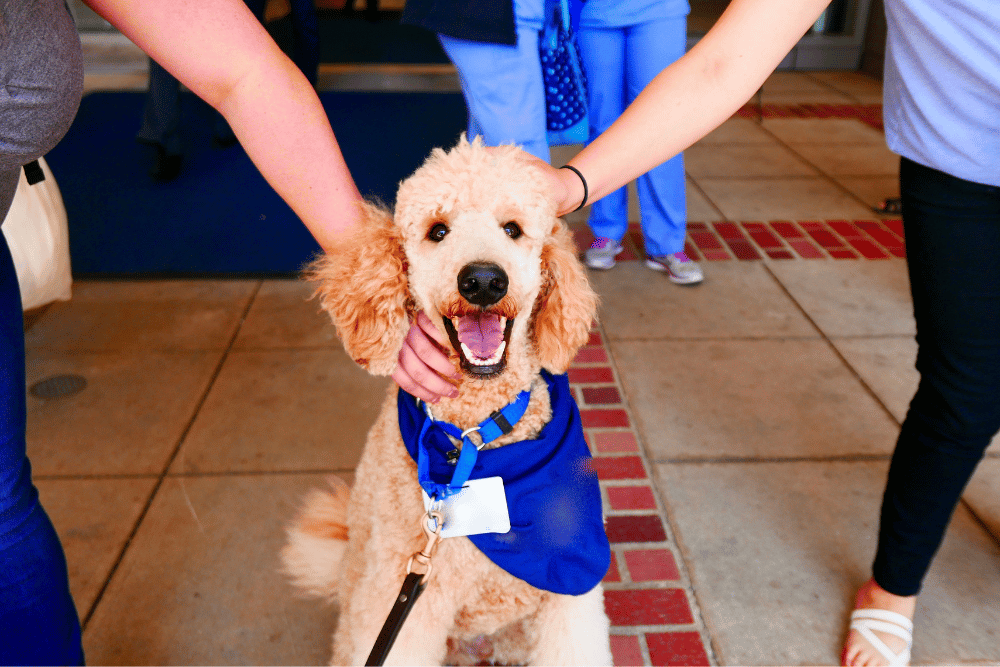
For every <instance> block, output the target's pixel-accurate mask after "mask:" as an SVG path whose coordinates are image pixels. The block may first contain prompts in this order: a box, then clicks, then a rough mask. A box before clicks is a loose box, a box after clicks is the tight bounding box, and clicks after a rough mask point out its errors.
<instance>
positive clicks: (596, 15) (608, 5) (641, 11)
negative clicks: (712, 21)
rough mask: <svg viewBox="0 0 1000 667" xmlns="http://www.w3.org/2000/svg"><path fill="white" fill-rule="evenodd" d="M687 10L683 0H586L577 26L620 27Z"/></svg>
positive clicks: (676, 14)
mask: <svg viewBox="0 0 1000 667" xmlns="http://www.w3.org/2000/svg"><path fill="white" fill-rule="evenodd" d="M690 11H691V8H690V7H689V6H688V2H687V0H587V1H586V2H585V3H584V4H583V12H582V13H581V14H580V26H581V27H583V28H623V27H625V26H630V25H639V24H640V23H646V22H648V21H658V20H660V19H673V18H677V17H679V16H687V15H688V12H690Z"/></svg>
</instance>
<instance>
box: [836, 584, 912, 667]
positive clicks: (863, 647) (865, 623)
mask: <svg viewBox="0 0 1000 667" xmlns="http://www.w3.org/2000/svg"><path fill="white" fill-rule="evenodd" d="M915 606H916V597H915V596H911V597H901V596H898V595H893V594H891V593H889V592H887V591H885V590H884V589H882V587H880V586H879V585H878V584H876V583H875V582H874V581H873V580H870V581H868V582H867V583H866V584H865V585H864V586H862V587H861V590H859V591H858V596H857V600H856V602H855V610H854V612H853V613H852V614H851V624H850V630H849V632H848V635H847V641H846V642H845V643H844V651H843V654H842V655H841V663H842V664H844V665H849V666H850V667H876V666H880V665H887V666H893V667H894V666H896V665H909V664H910V649H911V648H912V646H913V621H912V620H911V619H912V616H913V611H914V608H915Z"/></svg>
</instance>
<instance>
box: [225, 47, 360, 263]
mask: <svg viewBox="0 0 1000 667" xmlns="http://www.w3.org/2000/svg"><path fill="white" fill-rule="evenodd" d="M280 65H281V66H282V67H283V68H284V69H285V70H287V71H285V72H266V71H261V72H254V73H253V74H251V75H250V76H247V77H245V78H244V79H242V80H241V81H240V83H239V84H238V85H237V86H236V87H234V88H233V89H232V91H231V92H230V93H229V94H228V95H227V96H226V97H225V98H223V99H222V100H220V101H219V102H218V103H217V106H216V108H218V110H219V111H220V112H221V113H222V114H223V115H224V116H225V117H226V120H227V121H228V122H229V124H230V127H232V129H233V132H234V133H235V134H236V136H237V137H238V138H239V140H240V143H241V145H242V146H243V148H244V150H246V152H247V155H249V156H250V159H251V160H253V162H254V164H255V165H256V166H257V168H258V169H259V170H260V172H261V174H263V176H264V178H266V179H267V181H268V183H270V185H271V187H273V188H274V190H275V191H276V192H277V193H278V194H279V195H280V196H281V198H282V199H284V200H285V201H286V202H287V203H288V205H289V206H291V208H292V209H293V210H294V211H295V213H296V214H297V215H298V216H299V218H300V219H301V220H302V222H303V223H304V224H305V225H306V227H307V228H308V229H309V231H310V232H311V233H312V234H313V236H314V237H315V238H316V240H317V241H318V242H319V244H320V246H322V247H323V248H324V249H326V250H333V249H335V248H336V246H337V245H338V244H339V243H340V241H341V239H343V238H344V237H345V235H346V232H348V231H349V230H350V228H351V227H353V225H354V224H356V223H357V222H358V221H359V219H360V217H359V213H360V210H359V209H357V207H356V203H357V202H358V201H359V200H360V198H361V195H360V194H359V193H358V190H357V188H356V186H355V184H354V180H353V179H352V178H351V174H350V173H349V172H348V170H347V165H346V164H345V163H344V159H343V156H342V155H341V152H340V147H339V145H338V144H337V141H336V139H335V137H334V135H333V131H332V129H331V128H330V122H329V119H328V118H327V115H326V111H325V110H324V109H323V106H322V105H321V104H320V101H319V99H318V98H317V96H316V93H315V92H314V91H313V88H312V86H311V85H310V84H309V82H308V81H307V80H306V78H305V77H304V76H303V75H302V74H301V72H300V71H299V70H298V68H296V67H295V66H294V65H293V64H292V63H291V61H289V60H287V59H285V60H282V61H281V63H280Z"/></svg>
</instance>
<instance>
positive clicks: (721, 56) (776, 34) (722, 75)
mask: <svg viewBox="0 0 1000 667" xmlns="http://www.w3.org/2000/svg"><path fill="white" fill-rule="evenodd" d="M828 2H829V0H733V2H731V3H730V5H729V7H728V8H727V9H726V11H725V12H724V14H723V15H722V17H721V18H720V19H719V20H718V22H717V23H716V25H715V26H714V27H713V28H712V30H710V31H709V32H708V34H707V35H705V37H704V38H703V39H702V40H701V41H700V42H698V44H697V45H695V47H694V48H692V49H691V51H690V52H689V53H687V54H685V55H684V57H682V58H681V59H680V60H678V61H677V62H676V63H674V64H673V65H671V66H670V67H668V68H667V69H665V70H664V71H663V72H661V73H660V74H659V75H658V76H657V77H656V78H655V79H653V81H652V82H651V83H650V84H649V85H648V86H647V87H646V89H645V90H643V91H642V93H641V94H640V95H639V96H638V97H637V98H636V99H635V101H634V102H633V103H632V104H631V105H630V106H629V107H628V109H626V110H625V112H624V113H623V114H622V115H621V116H620V117H619V118H618V120H617V121H616V122H615V123H614V124H613V125H612V126H611V127H610V128H608V130H607V131H605V132H604V133H603V134H601V135H600V136H599V137H597V138H596V139H595V140H594V141H593V142H592V143H591V144H590V145H589V146H587V148H585V149H584V150H583V151H581V152H580V153H579V154H578V155H576V156H575V157H574V158H573V159H571V160H570V161H569V163H570V164H571V165H573V166H574V167H576V168H578V169H579V170H580V171H581V172H582V173H583V174H584V175H585V177H586V179H587V184H588V186H589V191H590V192H589V201H596V200H597V199H600V198H601V197H603V196H605V195H607V194H608V193H610V192H613V191H615V190H617V189H618V188H620V187H621V186H623V185H625V184H626V183H628V182H629V181H631V180H633V179H634V178H636V177H637V176H639V175H641V174H644V173H646V172H647V171H649V170H650V169H652V168H653V167H656V166H657V165H659V164H662V163H663V162H665V161H667V160H669V159H670V158H671V157H673V156H674V155H677V154H678V153H680V152H681V151H683V150H684V149H685V148H687V147H688V146H690V145H691V144H693V143H694V142H696V141H698V139H700V138H701V137H703V136H705V135H706V134H708V133H709V132H711V131H712V130H713V129H714V128H716V127H718V126H719V125H720V124H721V123H722V122H723V121H725V120H726V119H728V118H729V117H730V116H732V114H733V113H734V112H735V111H736V110H737V109H739V108H740V106H742V105H743V104H744V103H745V102H746V101H747V100H748V99H749V98H750V97H751V96H752V95H753V94H754V93H755V92H756V91H757V90H758V89H759V87H760V85H761V84H762V83H763V82H764V80H765V79H767V77H768V75H769V74H770V73H771V72H772V71H773V70H774V68H775V67H777V66H778V64H779V63H780V62H781V60H782V59H783V58H784V57H785V55H787V53H788V52H789V51H790V50H791V49H792V47H793V46H795V43H796V42H797V41H798V40H799V39H800V38H801V37H802V35H803V34H805V32H806V31H807V30H808V29H809V26H810V25H812V24H813V23H814V22H815V20H816V18H817V17H818V16H819V14H820V13H821V12H822V11H823V8H824V7H825V6H826V5H827V3H828ZM562 172H563V173H561V174H560V179H561V180H562V181H563V183H564V186H565V188H566V191H567V193H568V196H569V200H568V201H567V203H566V207H565V209H564V210H572V209H573V208H575V207H576V204H578V203H579V201H580V197H582V194H583V190H582V187H581V185H580V184H579V179H577V177H576V176H575V175H574V174H573V173H571V172H569V171H568V170H562Z"/></svg>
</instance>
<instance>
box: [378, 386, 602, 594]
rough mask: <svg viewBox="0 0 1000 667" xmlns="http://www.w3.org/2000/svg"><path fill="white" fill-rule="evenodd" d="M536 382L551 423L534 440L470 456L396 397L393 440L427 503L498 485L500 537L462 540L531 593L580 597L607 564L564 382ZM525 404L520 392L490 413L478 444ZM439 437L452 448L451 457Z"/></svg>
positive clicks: (449, 429)
mask: <svg viewBox="0 0 1000 667" xmlns="http://www.w3.org/2000/svg"><path fill="white" fill-rule="evenodd" d="M542 377H543V378H544V379H545V381H546V383H547V384H548V387H549V395H550V398H551V402H552V420H551V421H550V422H549V423H548V424H546V425H545V426H544V427H543V428H542V431H541V433H540V434H539V436H538V438H537V439H536V440H522V441H521V442H515V443H511V444H509V445H505V446H503V447H498V448H496V449H485V450H483V451H477V449H476V446H475V445H474V444H472V442H471V441H470V440H469V438H468V434H462V433H461V431H459V429H458V428H457V427H455V426H454V425H452V424H448V423H446V422H440V421H435V420H432V419H431V418H430V417H429V416H428V415H427V414H426V413H425V412H424V411H423V410H422V409H421V407H420V405H419V404H418V403H417V400H416V399H415V398H413V397H412V396H410V395H409V394H407V393H406V392H404V391H402V390H400V392H399V395H398V399H397V406H398V410H399V430H400V433H401V435H402V437H403V443H404V444H405V445H406V450H407V452H409V454H410V457H412V458H413V460H414V461H415V462H416V463H417V476H418V479H419V480H420V483H421V486H423V487H424V490H425V491H427V495H429V496H431V497H432V498H445V497H447V496H448V495H451V494H452V493H455V492H456V491H457V490H459V489H461V487H462V484H464V483H465V481H467V480H469V479H482V478H485V477H500V478H502V479H503V483H504V489H505V492H506V495H507V507H508V512H509V514H510V524H511V530H510V532H509V533H503V534H497V533H485V534H481V535H470V536H469V539H470V540H472V543H473V544H475V545H476V547H478V548H479V550H480V551H482V552H483V553H484V554H485V555H486V556H487V557H488V558H489V559H490V560H491V561H493V562H494V563H496V565H498V566H499V567H501V568H502V569H504V570H506V571H507V572H509V573H510V574H512V575H514V576H515V577H517V578H519V579H522V580H524V581H526V582H528V583H529V584H531V585H532V586H534V587H536V588H540V589H543V590H547V591H551V592H553V593H561V594H565V595H582V594H583V593H586V592H588V591H589V590H591V589H592V588H593V587H594V586H596V585H597V584H598V583H599V582H600V581H601V579H603V578H604V575H605V574H606V573H607V571H608V566H609V564H610V562H611V547H610V545H609V544H608V538H607V535H606V534H605V532H604V516H603V512H602V509H601V491H600V487H599V486H598V483H597V476H596V474H595V473H594V471H593V469H592V467H591V465H590V451H589V449H588V448H587V443H586V441H585V440H584V438H583V427H582V424H581V422H580V413H579V410H578V409H577V407H576V403H575V402H574V401H573V395H572V392H571V391H570V388H569V380H568V379H567V377H566V376H565V375H552V374H551V373H548V372H547V371H542ZM529 398H530V394H529V392H522V394H521V395H520V396H519V397H518V399H517V400H515V401H514V403H511V404H510V405H508V406H507V407H506V408H504V409H503V410H501V411H499V413H498V414H499V417H500V419H497V417H498V414H494V415H493V416H491V417H490V419H487V420H486V421H485V422H483V424H480V433H481V434H482V436H483V442H484V443H486V442H489V441H491V440H494V439H496V438H497V437H499V436H500V435H502V434H503V433H504V432H509V429H510V426H509V424H508V425H506V427H505V424H504V422H509V423H510V424H513V423H514V422H516V421H517V419H519V418H520V417H521V415H523V414H524V410H525V408H526V407H527V403H528V399H529ZM511 420H513V421H511ZM448 434H451V435H453V436H454V437H456V438H458V437H461V439H462V443H463V444H462V448H461V452H460V453H457V457H456V452H455V445H454V444H453V443H452V441H451V440H450V439H449V438H448Z"/></svg>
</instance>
